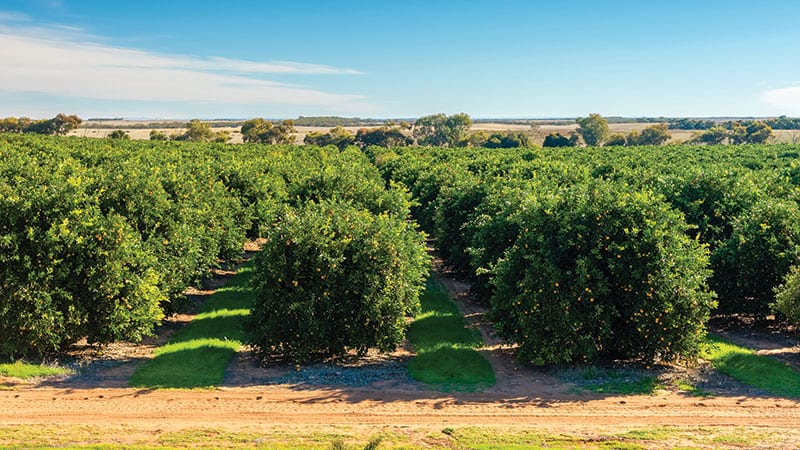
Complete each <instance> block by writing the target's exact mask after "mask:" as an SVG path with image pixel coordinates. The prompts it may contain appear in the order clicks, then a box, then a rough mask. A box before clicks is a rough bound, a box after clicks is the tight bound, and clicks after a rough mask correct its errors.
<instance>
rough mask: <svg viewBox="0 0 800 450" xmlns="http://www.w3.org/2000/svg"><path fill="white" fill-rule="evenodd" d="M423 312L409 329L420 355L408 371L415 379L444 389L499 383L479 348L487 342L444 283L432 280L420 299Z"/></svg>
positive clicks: (410, 364)
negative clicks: (467, 321)
mask: <svg viewBox="0 0 800 450" xmlns="http://www.w3.org/2000/svg"><path fill="white" fill-rule="evenodd" d="M420 303H421V305H422V309H421V312H420V313H419V314H418V315H417V316H416V317H415V318H414V322H413V323H412V324H411V326H410V328H409V330H408V340H409V342H410V343H411V345H412V346H413V347H414V349H415V350H416V351H417V355H416V356H415V357H414V358H413V359H412V360H411V362H409V364H408V372H409V375H411V377H412V378H414V379H415V380H418V381H421V382H423V383H427V384H430V385H434V386H436V387H438V388H441V389H443V390H457V391H458V390H475V389H480V388H484V387H488V386H491V385H493V384H494V383H495V381H496V379H495V375H494V371H493V370H492V366H491V365H490V364H489V362H488V361H487V360H486V358H484V357H483V355H481V354H480V353H478V352H477V351H476V350H475V349H476V348H477V347H479V346H481V345H482V344H483V341H482V339H481V337H480V334H479V333H478V331H477V330H474V329H469V328H466V327H465V323H464V318H463V317H461V314H460V313H459V311H458V308H457V307H456V305H455V303H453V301H452V300H451V299H450V296H449V295H448V293H447V290H446V288H445V287H444V286H442V285H441V283H438V282H436V281H434V280H428V284H427V286H426V289H425V292H424V293H423V295H422V297H421V298H420Z"/></svg>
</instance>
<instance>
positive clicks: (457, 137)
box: [413, 113, 472, 147]
mask: <svg viewBox="0 0 800 450" xmlns="http://www.w3.org/2000/svg"><path fill="white" fill-rule="evenodd" d="M470 128H472V119H471V118H470V117H469V115H467V114H464V113H461V114H453V115H452V116H448V115H445V114H442V113H439V114H432V115H430V116H423V117H420V118H419V119H417V121H416V122H415V123H414V128H413V135H414V139H416V140H417V143H418V144H419V145H426V146H443V147H457V146H463V145H464V143H465V142H466V141H467V138H468V137H469V130H470Z"/></svg>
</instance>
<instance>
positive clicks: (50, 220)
mask: <svg viewBox="0 0 800 450" xmlns="http://www.w3.org/2000/svg"><path fill="white" fill-rule="evenodd" d="M5 162H6V164H7V166H6V170H9V169H10V168H11V166H13V165H16V164H14V163H13V162H11V158H10V157H9V158H8V159H6V161H5ZM58 164H59V167H55V166H50V165H49V164H48V162H45V161H38V160H34V159H31V160H29V161H28V162H27V163H24V164H23V165H19V166H17V167H15V168H13V169H12V170H18V169H22V170H21V171H20V173H24V174H25V177H8V178H7V180H9V181H8V182H5V181H2V180H0V211H3V214H2V215H0V282H2V295H3V301H2V302H0V355H4V356H12V357H13V356H20V355H42V354H46V353H50V352H54V351H57V350H59V349H61V348H63V347H64V346H66V345H69V344H72V343H74V342H77V341H78V340H79V339H81V338H82V337H87V338H88V341H89V342H90V343H94V342H99V343H107V342H112V341H115V340H119V339H127V340H138V339H140V338H141V337H142V336H144V335H147V334H150V333H151V332H152V330H153V327H154V326H155V325H156V324H157V323H158V322H159V321H160V319H161V318H162V312H161V309H160V308H159V303H160V302H161V301H163V300H164V299H165V297H164V295H163V293H162V291H161V290H160V288H159V285H160V277H159V275H158V274H157V273H156V271H155V270H153V267H155V265H156V262H155V260H154V259H153V258H152V257H151V256H150V255H149V254H148V253H147V252H146V251H145V249H144V246H143V245H142V242H141V241H140V239H139V236H138V233H136V232H135V231H134V230H132V229H131V227H130V226H129V225H128V224H127V222H126V220H125V219H124V218H123V217H121V216H119V215H117V214H109V215H106V214H103V213H102V212H101V210H100V208H99V206H98V205H97V198H96V197H93V196H92V195H88V194H87V192H86V186H87V181H86V180H85V179H84V178H82V177H81V171H80V167H78V166H77V165H76V164H75V163H74V161H73V160H69V159H67V160H64V161H61V162H59V163H58ZM6 175H8V173H6ZM84 175H85V174H84Z"/></svg>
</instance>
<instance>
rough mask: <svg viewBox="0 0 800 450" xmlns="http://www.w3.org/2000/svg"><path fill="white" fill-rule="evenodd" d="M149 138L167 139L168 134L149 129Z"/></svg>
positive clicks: (155, 139) (156, 139) (152, 139)
mask: <svg viewBox="0 0 800 450" xmlns="http://www.w3.org/2000/svg"><path fill="white" fill-rule="evenodd" d="M150 140H151V141H168V140H169V136H167V135H166V134H165V133H163V132H161V131H158V130H150Z"/></svg>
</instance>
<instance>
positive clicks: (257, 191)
mask: <svg viewBox="0 0 800 450" xmlns="http://www.w3.org/2000/svg"><path fill="white" fill-rule="evenodd" d="M409 206H410V201H409V197H408V194H407V193H406V192H405V191H404V190H402V189H401V188H400V187H398V186H387V184H386V183H385V182H384V180H383V179H382V177H381V176H380V174H379V172H378V171H377V169H376V168H375V167H374V166H373V165H372V164H371V163H370V161H369V159H368V158H367V157H366V156H365V155H364V154H363V153H362V152H361V151H359V150H358V149H354V148H350V149H346V150H344V151H339V150H338V149H330V148H319V147H313V146H304V147H289V146H273V147H266V146H261V145H258V146H255V145H243V146H240V147H236V148H231V147H230V146H221V145H214V144H208V143H199V142H162V143H155V144H153V143H147V142H137V141H130V140H123V139H119V140H115V141H113V142H108V141H101V140H97V139H84V138H75V139H56V138H51V137H46V136H34V135H15V134H3V135H0V211H2V214H0V284H2V301H0V357H8V356H10V357H17V356H25V355H43V354H48V353H52V352H57V351H59V350H61V349H63V348H65V347H67V346H69V345H70V344H73V343H74V342H76V341H78V340H80V339H81V338H84V337H85V338H86V339H87V340H88V342H90V343H107V342H113V341H116V340H132V341H135V340H138V339H140V338H141V337H143V336H145V335H148V334H150V333H152V331H153V329H154V327H155V326H156V325H157V324H158V323H159V322H160V320H161V319H162V318H163V317H164V316H165V315H167V314H170V313H172V312H175V311H178V310H180V305H181V303H182V302H181V299H182V298H183V295H182V293H183V292H184V291H185V288H186V287H187V286H188V285H189V284H190V283H197V282H201V280H202V279H203V278H204V276H206V275H207V274H208V273H209V271H210V269H211V268H212V267H214V266H216V265H217V264H218V263H219V261H230V260H235V259H237V258H238V257H239V256H240V255H241V253H242V244H243V243H244V241H245V239H246V238H250V239H253V238H257V237H264V238H266V242H267V243H266V245H265V248H264V251H263V252H262V253H261V254H260V255H259V256H258V257H257V263H256V267H257V269H256V274H255V276H254V286H255V289H256V294H257V295H256V301H255V304H254V311H253V313H252V315H251V317H252V320H250V321H249V322H248V324H247V329H248V331H249V332H250V336H249V340H250V343H251V344H253V346H254V347H255V348H256V349H257V352H258V353H259V354H260V355H261V356H262V357H265V358H270V357H281V358H290V359H293V360H295V361H303V360H305V359H307V358H310V357H312V356H314V355H317V354H326V355H336V354H341V353H344V352H346V351H349V350H358V351H361V352H363V351H365V350H366V349H367V348H373V347H375V348H380V349H384V350H386V349H394V348H395V346H396V345H397V344H398V343H399V341H400V340H401V339H402V336H403V331H404V328H405V324H406V318H405V314H407V313H413V312H415V311H416V310H417V309H418V307H419V301H418V295H419V292H420V291H421V289H422V288H423V286H424V279H425V277H426V275H427V272H428V269H429V267H430V263H429V259H428V257H427V254H426V252H425V247H424V236H423V235H422V234H421V233H419V232H418V231H417V230H416V225H415V223H414V222H413V221H411V220H409Z"/></svg>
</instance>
